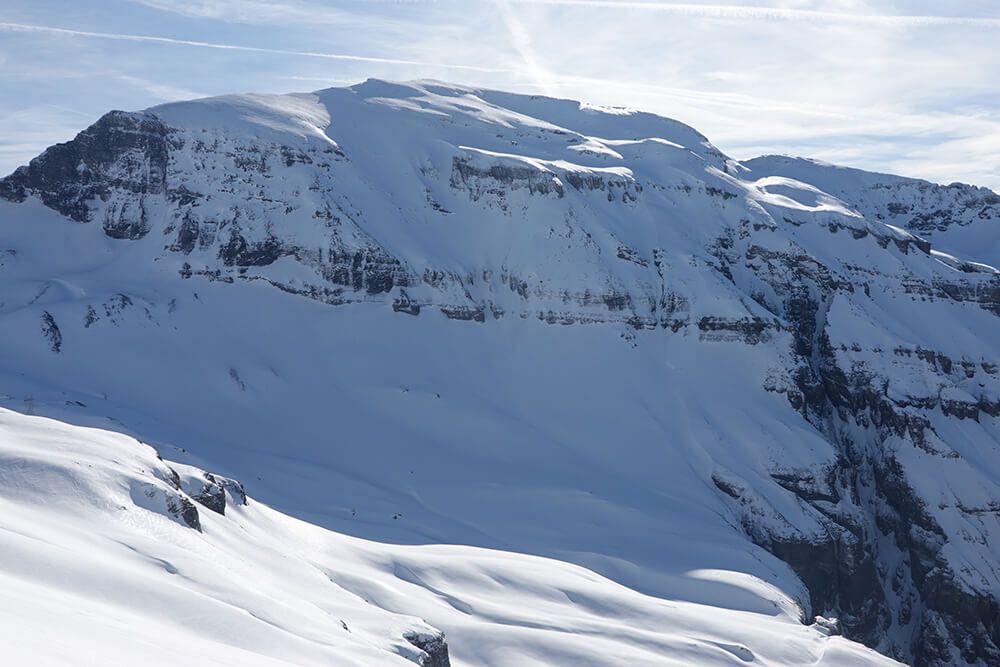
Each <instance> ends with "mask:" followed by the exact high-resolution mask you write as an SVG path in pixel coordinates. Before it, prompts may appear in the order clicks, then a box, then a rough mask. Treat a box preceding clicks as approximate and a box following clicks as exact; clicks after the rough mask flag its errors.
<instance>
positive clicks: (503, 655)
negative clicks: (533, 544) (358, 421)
mask: <svg viewBox="0 0 1000 667" xmlns="http://www.w3.org/2000/svg"><path fill="white" fill-rule="evenodd" d="M176 468H179V469H180V470H184V471H186V472H188V473H189V474H191V475H192V476H194V477H197V476H198V475H199V474H201V480H200V483H201V484H205V483H206V480H205V478H204V476H203V474H202V473H200V471H196V470H190V469H189V468H187V467H181V466H177V464H172V463H170V462H166V461H163V460H161V459H159V458H158V456H157V454H156V452H155V450H153V449H152V448H151V447H149V446H148V445H145V444H143V443H141V442H139V441H137V440H134V439H132V438H129V437H127V436H123V435H120V434H117V433H112V432H109V431H105V430H101V429H96V428H83V427H76V426H69V425H66V424H64V423H61V422H58V421H55V420H51V419H45V418H41V417H31V416H25V415H21V414H19V413H16V412H11V411H8V410H4V411H2V412H0V508H2V511H0V516H2V517H3V518H2V519H0V528H2V530H0V566H2V575H0V581H2V585H3V590H4V603H3V605H0V627H2V628H3V630H2V631H0V637H2V639H3V643H4V655H5V659H6V660H9V661H10V662H11V663H12V664H29V663H30V664H35V665H70V664H72V665H106V664H110V663H131V662H136V663H138V662H141V663H143V664H149V665H177V664H184V665H232V664H242V665H331V664H334V665H407V664H410V665H412V664H414V663H417V664H420V661H421V660H427V659H428V655H427V654H425V653H423V652H421V651H420V650H418V649H417V648H416V647H415V646H414V645H413V644H411V643H410V642H408V641H406V639H404V637H407V636H411V637H416V638H418V641H419V638H421V637H424V638H433V637H437V636H439V635H440V632H439V631H438V630H436V629H435V628H434V627H431V626H430V625H428V623H427V622H426V621H424V620H421V619H422V618H426V619H429V620H431V622H432V623H435V624H439V625H440V626H441V627H447V628H449V630H450V632H451V633H452V634H450V635H449V636H448V642H449V644H450V646H451V654H452V655H451V664H452V665H456V666H458V665H691V664H699V665H732V664H738V663H739V662H741V661H742V662H754V663H755V664H757V663H759V664H769V665H778V664H781V665H803V664H815V665H843V664H859V665H860V664H872V665H877V664H890V661H888V660H885V659H884V658H880V656H878V655H877V654H875V653H874V652H872V651H870V650H868V649H865V648H863V647H859V646H858V645H856V644H852V643H851V642H849V641H847V640H845V639H843V638H842V637H829V636H827V635H826V634H825V633H824V632H823V631H822V629H821V628H817V627H805V626H802V625H800V624H799V623H798V622H797V619H796V618H795V617H794V613H795V607H794V605H793V604H792V602H791V601H790V600H788V599H786V598H784V596H782V595H781V594H780V593H779V592H778V591H775V590H770V591H766V590H765V587H764V586H763V585H762V584H761V583H760V582H758V581H753V580H751V579H749V578H747V577H741V576H739V575H738V574H736V573H722V572H715V573H712V572H705V573H692V574H693V576H694V577H696V578H699V577H704V578H705V579H706V580H716V581H719V582H720V583H727V584H729V585H732V586H734V587H737V588H742V587H746V588H748V589H750V590H754V591H755V592H757V593H758V594H770V595H771V596H773V597H774V599H775V600H776V601H777V602H778V604H777V605H775V607H774V609H773V610H772V611H771V612H770V613H760V612H747V611H731V610H723V609H718V608H713V607H711V606H706V605H701V604H696V603H692V602H683V601H669V600H662V599H657V598H653V597H648V596H644V595H641V594H639V593H636V592H635V591H632V590H629V589H628V588H625V587H623V586H620V585H617V584H615V583H613V582H611V581H609V580H607V579H605V578H603V577H600V576H599V575H597V574H595V573H593V572H591V571H588V570H586V569H583V568H580V567H575V566H572V565H569V564H567V563H562V562H559V561H555V560H550V559H544V558H537V557H532V556H525V555H521V554H516V553H510V552H503V551H491V550H486V549H477V548H474V547H463V546H411V547H406V546H392V545H386V544H379V543H375V542H369V541H365V540H359V539H356V538H350V537H347V536H344V535H338V534H337V533H333V532H330V531H327V530H323V529H322V528H319V527H317V526H313V525H310V524H308V523H304V522H302V521H299V520H296V519H293V518H291V517H289V516H287V515H284V514H281V513H279V512H276V511H275V510H273V509H271V508H270V507H267V506H266V505H263V504H261V503H258V502H256V501H254V500H253V499H252V498H251V499H244V497H243V496H242V495H240V494H239V493H238V492H236V493H234V492H233V491H232V490H227V491H226V502H225V514H224V515H220V514H217V513H215V512H213V511H211V510H209V509H207V508H206V507H205V506H202V505H199V506H198V513H197V515H198V517H199V525H200V528H199V529H194V528H192V527H190V526H188V525H187V524H186V523H185V521H184V520H183V518H181V517H179V516H174V515H173V514H172V513H171V512H170V510H169V509H168V507H169V506H170V503H171V502H172V501H177V502H178V506H179V503H180V501H181V499H183V500H186V501H187V502H188V503H191V504H192V506H193V504H194V501H192V500H191V499H190V496H188V495H187V494H185V493H184V492H183V491H179V490H178V489H177V488H176V487H175V485H174V484H173V483H172V482H171V478H173V477H174V475H175V474H176V472H175V469H176ZM244 503H245V504H244ZM779 605H780V606H779ZM414 615H417V616H419V617H420V618H418V617H415V616H414ZM426 664H431V663H430V662H427V663H426Z"/></svg>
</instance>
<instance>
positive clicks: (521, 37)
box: [496, 0, 555, 95]
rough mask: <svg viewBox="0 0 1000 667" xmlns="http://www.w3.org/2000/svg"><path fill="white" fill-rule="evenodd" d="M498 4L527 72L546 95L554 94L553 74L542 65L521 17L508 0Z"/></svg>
mask: <svg viewBox="0 0 1000 667" xmlns="http://www.w3.org/2000/svg"><path fill="white" fill-rule="evenodd" d="M496 6H497V11H498V12H499V14H500V20H501V21H502V22H503V24H504V27H505V28H506V29H507V33H508V34H509V35H510V40H511V44H512V46H513V47H514V50H515V51H517V54H518V55H519V56H520V58H521V62H523V63H524V70H525V73H526V74H527V75H528V76H529V77H530V78H531V80H532V81H533V82H534V83H535V84H536V85H537V86H538V87H539V88H541V89H542V90H543V91H544V92H545V94H546V95H554V94H555V88H554V87H553V86H552V85H551V83H550V81H551V80H552V74H550V73H549V72H548V71H547V70H546V69H545V67H544V66H542V63H541V59H540V58H539V56H538V53H537V52H536V51H535V48H534V46H532V44H531V35H530V34H529V33H528V30H527V29H526V28H525V27H524V24H523V23H521V19H520V18H518V16H517V14H516V13H515V12H514V11H513V10H512V9H511V7H510V4H508V2H507V0H496Z"/></svg>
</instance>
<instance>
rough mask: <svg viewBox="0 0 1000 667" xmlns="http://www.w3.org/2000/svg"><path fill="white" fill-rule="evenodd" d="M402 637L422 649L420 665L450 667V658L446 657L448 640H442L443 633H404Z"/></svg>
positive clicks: (421, 666) (422, 666) (423, 666)
mask: <svg viewBox="0 0 1000 667" xmlns="http://www.w3.org/2000/svg"><path fill="white" fill-rule="evenodd" d="M404 639H406V641H408V642H410V643H411V644H413V645H414V646H416V647H417V648H418V649H420V650H421V651H423V653H424V655H423V657H422V658H421V660H420V667H451V659H450V658H449V657H448V642H446V641H445V640H444V635H443V634H440V635H421V634H416V633H410V634H407V635H404Z"/></svg>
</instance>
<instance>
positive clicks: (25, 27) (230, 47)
mask: <svg viewBox="0 0 1000 667" xmlns="http://www.w3.org/2000/svg"><path fill="white" fill-rule="evenodd" d="M0 31H7V32H36V33H47V34H52V35H70V36H73V37H90V38H93V39H109V40H115V41H120V42H146V43H151V44H169V45H173V46H193V47H196V48H202V49H220V50H223V51H244V52H249V53H271V54H277V55H283V56H299V57H304V58H325V59H327V60H346V61H352V62H364V63H376V64H379V65H405V66H410V67H438V68H442V69H456V70H466V71H473V72H491V73H500V74H513V73H515V70H511V69H505V68H499V67H479V66H476V65H455V64H451V63H431V62H423V61H420V60H404V59H399V58H379V57H375V56H356V55H350V54H346V53H322V52H317V51H292V50H288V49H270V48H265V47H261V46H241V45H239V44H220V43H218V42H199V41H194V40H189V39H173V38H172V37H156V36H153V35H129V34H122V33H113V32H90V31H87V30H70V29H68V28H55V27H52V26H47V25H31V24H26V23H5V22H0Z"/></svg>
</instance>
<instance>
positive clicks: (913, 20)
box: [510, 0, 1000, 28]
mask: <svg viewBox="0 0 1000 667" xmlns="http://www.w3.org/2000/svg"><path fill="white" fill-rule="evenodd" d="M510 2H512V3H516V4H521V5H543V6H550V7H558V6H563V7H582V8H596V9H619V10H620V9H633V10H644V11H654V12H664V13H669V14H675V15H680V16H692V17H701V18H714V19H750V20H771V21H773V20H778V21H809V22H836V23H868V24H876V25H890V26H904V27H926V26H949V25H950V26H967V27H980V28H1000V18H994V17H981V16H934V15H906V14H866V13H860V12H859V13H847V12H829V11H818V10H814V9H792V8H785V7H762V6H747V5H703V4H693V3H674V2H643V1H641V0H510Z"/></svg>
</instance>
